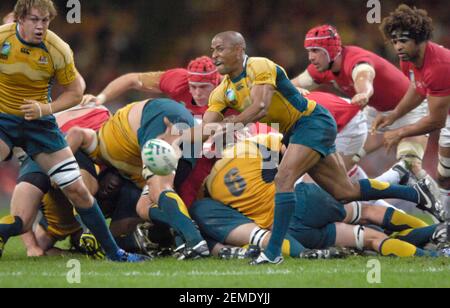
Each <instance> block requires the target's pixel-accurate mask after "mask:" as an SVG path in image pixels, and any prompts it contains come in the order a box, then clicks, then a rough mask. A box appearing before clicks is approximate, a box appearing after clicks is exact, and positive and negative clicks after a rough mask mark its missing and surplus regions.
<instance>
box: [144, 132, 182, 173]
mask: <svg viewBox="0 0 450 308" xmlns="http://www.w3.org/2000/svg"><path fill="white" fill-rule="evenodd" d="M141 157H142V162H143V163H144V165H145V166H147V168H148V169H150V171H151V172H153V173H154V174H156V175H169V174H171V173H173V172H174V171H175V170H176V169H177V165H178V160H179V158H180V156H179V154H178V153H177V151H175V149H174V148H173V147H172V146H171V145H170V144H168V143H167V142H165V141H164V140H160V139H150V140H148V141H147V142H146V143H145V144H144V146H143V147H142V151H141Z"/></svg>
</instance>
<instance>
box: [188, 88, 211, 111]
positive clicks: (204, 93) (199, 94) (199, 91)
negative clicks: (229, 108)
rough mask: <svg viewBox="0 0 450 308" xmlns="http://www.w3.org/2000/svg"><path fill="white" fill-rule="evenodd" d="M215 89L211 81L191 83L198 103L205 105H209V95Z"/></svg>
mask: <svg viewBox="0 0 450 308" xmlns="http://www.w3.org/2000/svg"><path fill="white" fill-rule="evenodd" d="M212 90H214V85H212V84H211V83H202V84H195V83H194V84H192V83H189V91H190V92H191V95H192V97H193V98H194V101H195V102H196V103H197V105H199V106H201V107H203V106H206V105H208V100H209V95H210V94H211V92H212Z"/></svg>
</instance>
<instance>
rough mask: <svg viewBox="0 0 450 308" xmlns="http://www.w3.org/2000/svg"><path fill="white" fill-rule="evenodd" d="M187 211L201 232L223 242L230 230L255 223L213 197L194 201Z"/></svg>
mask: <svg viewBox="0 0 450 308" xmlns="http://www.w3.org/2000/svg"><path fill="white" fill-rule="evenodd" d="M189 212H190V214H191V216H192V218H193V219H194V220H195V222H196V223H197V224H198V226H199V227H200V231H201V232H202V234H205V235H206V236H207V237H209V238H211V239H213V240H215V241H217V242H219V243H225V240H226V238H227V237H228V235H229V234H230V232H231V231H233V230H234V229H236V228H237V227H239V226H242V225H245V224H250V223H255V222H254V221H253V220H251V219H250V218H248V217H246V216H244V215H243V214H242V213H240V212H239V211H237V210H235V209H233V208H232V207H229V206H227V205H225V204H223V203H221V202H218V201H216V200H213V199H202V200H199V201H196V202H194V204H193V205H192V207H191V209H190V210H189Z"/></svg>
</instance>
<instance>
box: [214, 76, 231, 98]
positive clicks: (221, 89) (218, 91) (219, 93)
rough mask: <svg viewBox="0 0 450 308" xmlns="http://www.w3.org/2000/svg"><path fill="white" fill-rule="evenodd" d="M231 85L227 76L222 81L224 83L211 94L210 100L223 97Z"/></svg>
mask: <svg viewBox="0 0 450 308" xmlns="http://www.w3.org/2000/svg"><path fill="white" fill-rule="evenodd" d="M229 84H230V79H229V77H228V76H225V77H224V78H223V79H222V82H221V83H220V84H219V85H218V86H217V87H215V88H214V90H212V92H211V94H210V98H211V97H214V98H217V97H218V96H223V95H224V94H225V92H226V91H227V89H228V86H229Z"/></svg>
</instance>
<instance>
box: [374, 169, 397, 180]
mask: <svg viewBox="0 0 450 308" xmlns="http://www.w3.org/2000/svg"><path fill="white" fill-rule="evenodd" d="M375 180H378V181H380V182H388V183H389V184H398V183H399V182H400V174H399V173H398V172H397V171H395V170H393V169H392V168H391V169H389V170H388V171H386V172H385V173H383V174H382V175H380V176H379V177H377V178H376V179H375Z"/></svg>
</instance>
